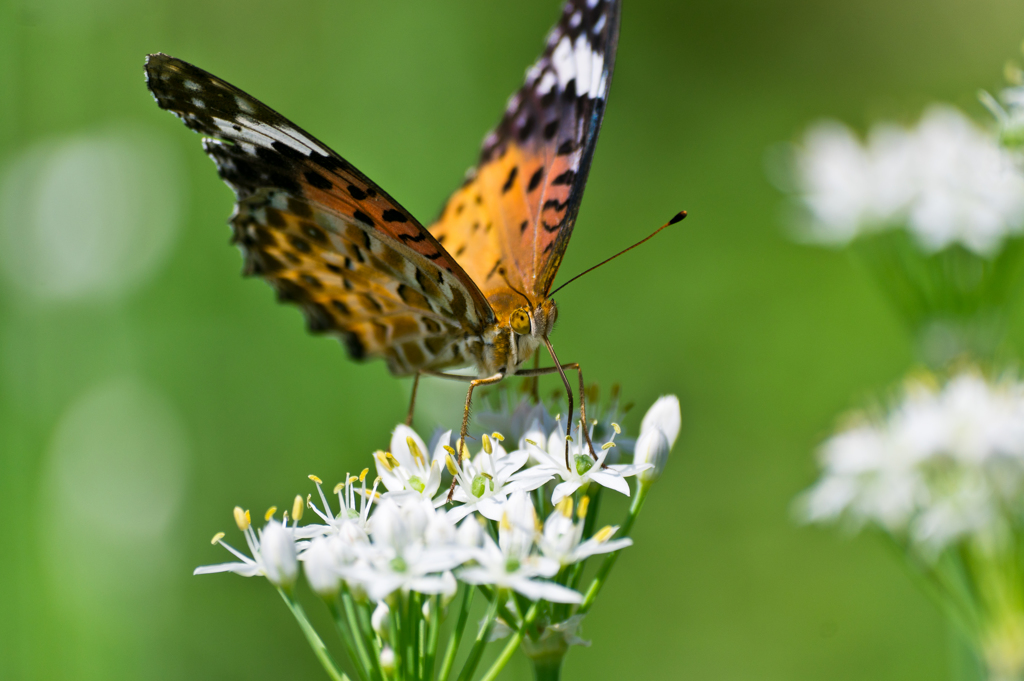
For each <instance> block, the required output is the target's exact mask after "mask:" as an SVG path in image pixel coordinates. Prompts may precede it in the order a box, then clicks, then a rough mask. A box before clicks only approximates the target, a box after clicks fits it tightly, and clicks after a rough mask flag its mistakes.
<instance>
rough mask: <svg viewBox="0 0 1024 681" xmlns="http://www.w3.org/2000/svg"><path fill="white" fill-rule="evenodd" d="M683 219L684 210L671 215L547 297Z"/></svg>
mask: <svg viewBox="0 0 1024 681" xmlns="http://www.w3.org/2000/svg"><path fill="white" fill-rule="evenodd" d="M685 217H686V211H685V210H681V211H679V212H678V213H676V214H675V215H673V216H672V219H671V220H669V221H668V222H666V223H665V224H663V225H662V226H661V227H658V229H656V230H654V231H653V232H651V233H650V234H648V235H647V236H645V237H644V238H643V239H640V241H637V242H636V243H635V244H633V245H632V246H630V247H629V248H624V249H622V250H621V251H619V252H618V253H616V254H615V255H613V256H612V257H610V258H607V259H606V260H602V261H601V262H599V263H597V264H596V265H594V266H593V267H588V268H587V269H585V270H583V271H582V272H580V273H579V274H577V275H576V276H575V277H573V278H572V279H570V280H569V281H567V282H565V283H564V284H562V285H561V286H559V287H558V288H556V289H555V290H554V291H552V292H551V293H549V294H548V297H549V298H550V297H552V296H554V295H555V294H556V293H558V292H559V291H561V290H562V289H563V288H565V287H566V286H568V285H569V284H571V283H572V282H574V281H576V280H577V279H579V278H580V277H582V276H583V275H584V274H587V273H588V272H593V271H594V270H596V269H597V268H598V267H601V266H602V265H607V264H608V263H610V262H611V261H612V260H615V258H617V257H619V256H620V255H622V254H623V253H627V252H628V251H631V250H633V249H634V248H636V247H637V246H639V245H640V244H642V243H644V242H645V241H648V240H650V239H653V238H654V235H655V234H657V233H658V232H660V231H661V230H663V229H665V228H666V227H668V226H669V225H674V224H676V223H677V222H682V220H683V218H685Z"/></svg>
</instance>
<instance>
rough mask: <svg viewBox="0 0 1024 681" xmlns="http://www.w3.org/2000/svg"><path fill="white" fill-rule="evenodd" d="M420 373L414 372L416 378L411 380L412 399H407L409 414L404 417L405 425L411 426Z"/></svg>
mask: <svg viewBox="0 0 1024 681" xmlns="http://www.w3.org/2000/svg"><path fill="white" fill-rule="evenodd" d="M420 375H421V374H420V372H418V371H417V372H416V378H414V379H412V397H410V398H409V413H408V414H406V415H405V425H407V426H410V427H411V426H412V412H413V410H414V409H415V408H416V391H417V390H418V389H419V387H420Z"/></svg>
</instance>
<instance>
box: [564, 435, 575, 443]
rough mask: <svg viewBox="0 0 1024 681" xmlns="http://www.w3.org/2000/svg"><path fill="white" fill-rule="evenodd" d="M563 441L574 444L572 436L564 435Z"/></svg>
mask: <svg viewBox="0 0 1024 681" xmlns="http://www.w3.org/2000/svg"><path fill="white" fill-rule="evenodd" d="M565 439H566V440H568V441H569V442H574V440H573V439H572V435H566V436H565Z"/></svg>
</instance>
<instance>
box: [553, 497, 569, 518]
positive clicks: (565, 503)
mask: <svg viewBox="0 0 1024 681" xmlns="http://www.w3.org/2000/svg"><path fill="white" fill-rule="evenodd" d="M555 509H556V510H557V511H558V512H559V513H561V514H562V515H563V516H565V517H566V518H571V517H572V497H565V498H564V499H562V500H561V501H559V502H558V505H557V506H555Z"/></svg>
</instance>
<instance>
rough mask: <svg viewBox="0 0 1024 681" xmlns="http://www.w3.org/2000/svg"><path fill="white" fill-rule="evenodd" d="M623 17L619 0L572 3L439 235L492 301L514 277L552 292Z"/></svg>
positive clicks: (451, 204) (539, 292)
mask: <svg viewBox="0 0 1024 681" xmlns="http://www.w3.org/2000/svg"><path fill="white" fill-rule="evenodd" d="M619 11H620V7H619V2H618V0H614V1H609V0H571V1H570V2H567V3H566V4H565V6H564V9H563V12H562V16H561V18H560V20H559V22H558V24H557V25H556V26H555V28H554V29H553V30H552V31H551V33H550V34H549V36H548V41H547V46H546V48H545V50H544V53H543V54H542V55H541V57H540V59H538V61H537V62H536V63H535V64H534V65H533V66H532V67H531V68H530V69H529V70H528V71H527V75H526V82H525V84H524V85H523V87H522V88H520V89H519V90H518V91H517V92H516V93H515V94H514V95H512V97H511V98H510V99H509V102H508V106H507V107H506V110H505V114H504V116H503V118H502V120H501V122H500V123H499V124H498V126H497V128H496V129H495V130H494V131H493V132H492V133H491V134H489V135H488V136H487V138H486V139H485V140H484V144H483V149H482V151H481V155H480V163H479V165H478V167H477V168H476V169H475V170H474V171H471V172H470V175H469V180H468V181H467V182H466V183H465V184H464V185H463V186H462V187H461V188H460V189H459V190H457V191H456V192H455V194H453V195H452V197H451V198H450V199H449V201H448V203H447V204H446V206H445V208H444V211H443V212H442V214H441V217H440V218H439V220H438V221H437V222H436V223H435V224H434V225H433V226H432V227H431V228H430V231H431V232H432V233H433V234H434V235H435V236H436V237H437V238H438V241H440V242H441V243H443V244H444V246H445V247H446V248H447V249H449V251H450V252H451V253H452V254H453V255H454V256H455V257H456V259H458V261H459V262H460V263H462V264H463V266H464V267H465V269H466V271H467V273H468V274H469V275H470V276H471V277H472V278H473V279H474V281H476V282H477V284H478V285H480V287H481V289H483V291H484V292H485V293H486V292H487V291H490V290H494V289H498V288H501V287H502V286H504V285H505V280H504V279H505V277H507V278H508V279H509V281H510V283H512V284H513V285H515V286H516V287H518V288H522V289H523V290H525V291H526V292H527V293H529V294H531V295H532V296H533V297H534V298H543V297H546V295H547V292H548V291H549V290H550V288H551V284H552V282H553V280H554V278H555V274H556V272H557V270H558V266H559V265H560V264H561V260H562V256H563V255H564V253H565V249H566V247H567V246H568V243H569V237H570V236H571V235H572V230H573V226H574V224H575V221H576V215H577V213H578V211H579V205H580V201H581V200H582V197H583V189H584V186H585V184H586V180H587V174H588V172H589V169H590V163H591V159H592V157H593V153H594V147H595V145H596V142H597V136H598V132H599V130H600V127H601V120H602V117H603V115H604V107H605V99H606V97H607V93H608V86H609V84H610V81H611V75H612V68H613V65H614V61H615V48H616V43H617V40H618V26H619ZM501 270H504V271H505V273H504V275H502V272H501Z"/></svg>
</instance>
